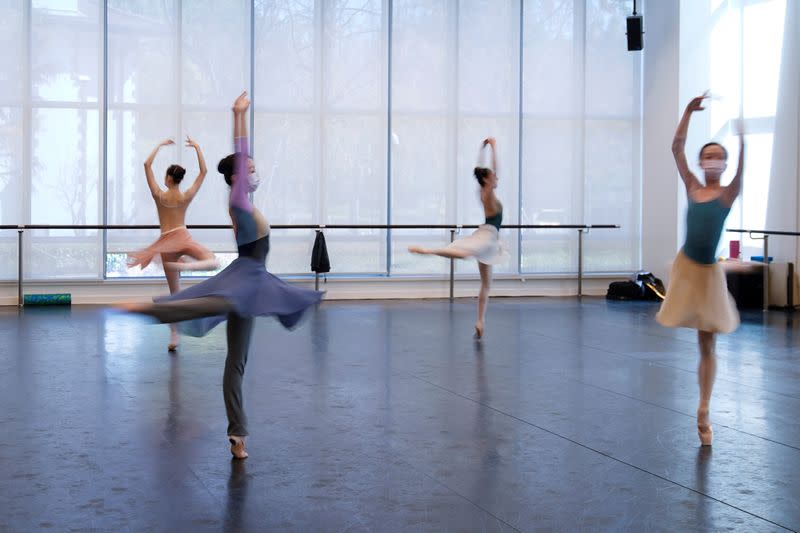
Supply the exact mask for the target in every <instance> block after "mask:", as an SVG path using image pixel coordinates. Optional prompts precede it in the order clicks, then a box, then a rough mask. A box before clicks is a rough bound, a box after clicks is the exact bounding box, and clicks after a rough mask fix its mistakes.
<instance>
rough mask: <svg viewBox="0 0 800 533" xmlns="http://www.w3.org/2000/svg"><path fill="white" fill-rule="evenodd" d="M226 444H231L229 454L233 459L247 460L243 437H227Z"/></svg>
mask: <svg viewBox="0 0 800 533" xmlns="http://www.w3.org/2000/svg"><path fill="white" fill-rule="evenodd" d="M228 442H230V443H231V454H233V457H234V458H235V459H247V451H246V450H245V449H244V437H237V436H236V435H228Z"/></svg>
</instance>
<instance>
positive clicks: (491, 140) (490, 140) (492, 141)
mask: <svg viewBox="0 0 800 533" xmlns="http://www.w3.org/2000/svg"><path fill="white" fill-rule="evenodd" d="M487 144H488V145H489V148H491V150H492V172H494V173H495V174H497V147H496V144H497V141H496V140H495V138H494V137H489V138H488V139H486V140H484V141H483V145H484V146H486V145H487Z"/></svg>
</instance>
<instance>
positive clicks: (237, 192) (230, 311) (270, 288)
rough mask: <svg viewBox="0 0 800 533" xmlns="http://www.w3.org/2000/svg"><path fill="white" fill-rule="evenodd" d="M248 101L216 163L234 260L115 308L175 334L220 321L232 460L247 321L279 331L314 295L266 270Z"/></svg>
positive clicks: (198, 331)
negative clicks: (260, 320)
mask: <svg viewBox="0 0 800 533" xmlns="http://www.w3.org/2000/svg"><path fill="white" fill-rule="evenodd" d="M249 107H250V100H248V99H247V93H242V94H241V95H240V96H239V97H238V98H237V99H236V102H235V103H234V105H233V117H234V144H235V146H236V153H235V154H231V155H229V156H227V157H225V158H223V159H222V160H221V161H220V162H219V165H218V167H217V169H218V170H219V171H220V173H221V174H223V176H224V177H225V181H226V183H228V185H230V186H231V192H230V216H231V220H232V222H233V228H234V229H233V231H234V234H235V236H236V244H237V246H238V249H239V257H238V258H237V259H236V260H235V261H233V263H231V264H230V265H229V266H228V267H227V268H225V269H224V270H223V271H222V272H220V273H219V274H217V275H216V276H214V277H213V278H209V279H207V280H205V281H203V282H201V283H199V284H197V285H194V286H192V287H189V288H187V289H184V290H183V291H181V292H179V293H177V294H173V295H171V296H164V297H160V298H157V299H156V303H152V304H138V303H137V304H123V305H120V307H121V308H123V309H125V310H127V311H131V312H136V313H142V314H145V315H149V316H152V317H155V318H156V319H158V320H160V321H161V322H182V323H181V331H183V332H184V333H187V334H190V335H194V336H202V335H205V334H206V333H207V332H208V331H210V330H211V329H212V328H213V327H214V326H216V325H217V324H219V323H220V322H222V321H224V320H227V340H228V355H227V358H226V359H225V374H224V376H223V381H222V390H223V396H224V399H225V410H226V412H227V415H228V440H229V442H230V444H231V453H232V454H233V456H234V457H235V458H237V459H244V458H245V457H247V451H246V449H245V437H246V436H247V434H248V431H247V417H246V415H245V412H244V398H243V396H242V379H243V378H244V369H245V365H246V364H247V353H248V350H249V345H250V337H251V334H252V331H253V318H254V317H256V316H275V317H277V318H278V320H279V321H280V322H281V324H283V326H284V327H286V328H292V327H294V326H295V325H297V323H298V322H299V321H300V319H301V318H302V316H303V314H304V313H305V311H306V310H307V309H308V308H309V307H311V306H313V305H316V304H317V303H319V301H320V300H321V299H322V293H321V292H318V291H313V290H308V289H303V288H300V287H295V286H292V285H289V284H287V283H284V282H283V281H281V280H280V279H279V278H277V277H276V276H274V275H272V274H270V273H269V272H267V269H266V267H265V265H264V263H265V261H266V258H267V253H268V252H269V224H268V223H267V220H266V219H265V218H264V215H262V214H261V212H259V210H258V209H256V208H255V207H254V206H253V205H252V204H251V203H250V200H249V199H248V197H247V195H248V192H253V191H255V188H256V186H257V184H258V181H259V180H258V178H257V176H256V174H255V165H254V164H253V161H252V160H251V159H250V158H249V157H248V155H247V154H248V146H247V120H246V118H245V115H246V112H247V109H248V108H249Z"/></svg>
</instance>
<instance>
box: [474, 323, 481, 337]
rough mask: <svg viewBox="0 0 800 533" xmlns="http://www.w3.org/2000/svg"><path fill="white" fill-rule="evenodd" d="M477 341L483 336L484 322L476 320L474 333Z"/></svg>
mask: <svg viewBox="0 0 800 533" xmlns="http://www.w3.org/2000/svg"><path fill="white" fill-rule="evenodd" d="M473 337H474V339H475V340H476V341H479V340H481V339H482V338H483V322H476V323H475V335H473Z"/></svg>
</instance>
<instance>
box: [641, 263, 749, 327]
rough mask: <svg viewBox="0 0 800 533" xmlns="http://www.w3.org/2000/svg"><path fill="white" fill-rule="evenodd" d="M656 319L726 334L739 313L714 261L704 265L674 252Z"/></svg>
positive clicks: (719, 266)
mask: <svg viewBox="0 0 800 533" xmlns="http://www.w3.org/2000/svg"><path fill="white" fill-rule="evenodd" d="M656 320H657V321H658V323H659V324H661V325H662V326H667V327H670V328H681V327H682V328H692V329H696V330H699V331H708V332H712V333H730V332H732V331H734V330H735V329H736V328H737V327H738V326H739V312H738V311H737V310H736V303H735V302H734V300H733V297H732V296H731V295H730V293H729V292H728V283H727V281H726V280H725V271H724V270H723V269H722V266H721V265H719V264H718V263H714V264H711V265H704V264H701V263H697V262H696V261H693V260H691V259H689V258H688V257H687V256H686V254H684V253H683V251H681V252H678V256H677V257H676V258H675V262H674V263H673V264H672V270H671V272H670V281H669V287H667V297H666V298H665V299H664V302H663V303H662V304H661V309H660V310H659V311H658V314H657V315H656Z"/></svg>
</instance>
